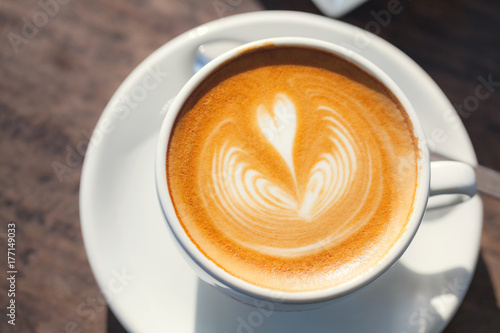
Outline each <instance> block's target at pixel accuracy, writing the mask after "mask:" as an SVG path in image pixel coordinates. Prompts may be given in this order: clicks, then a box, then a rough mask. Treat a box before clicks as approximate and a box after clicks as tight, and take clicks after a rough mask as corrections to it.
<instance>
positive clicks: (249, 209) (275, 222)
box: [199, 94, 372, 256]
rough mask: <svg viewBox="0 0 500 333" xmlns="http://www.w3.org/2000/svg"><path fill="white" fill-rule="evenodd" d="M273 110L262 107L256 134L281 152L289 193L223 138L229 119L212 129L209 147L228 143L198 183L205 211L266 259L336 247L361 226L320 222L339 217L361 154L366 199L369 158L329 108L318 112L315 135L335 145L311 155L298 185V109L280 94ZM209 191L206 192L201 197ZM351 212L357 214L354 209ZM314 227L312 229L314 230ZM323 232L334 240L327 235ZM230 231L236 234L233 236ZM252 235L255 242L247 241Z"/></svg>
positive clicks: (224, 230) (237, 239)
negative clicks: (365, 173) (210, 209)
mask: <svg viewBox="0 0 500 333" xmlns="http://www.w3.org/2000/svg"><path fill="white" fill-rule="evenodd" d="M273 107H274V109H273V112H270V111H269V110H268V108H266V106H265V105H259V107H258V108H257V110H256V119H257V122H258V125H259V129H260V131H261V133H255V134H256V135H255V136H256V137H258V134H261V136H260V139H261V140H264V139H263V137H264V138H265V139H267V140H268V141H269V143H271V145H272V146H273V147H274V148H275V150H276V152H275V153H277V156H275V158H276V159H280V158H281V159H282V160H283V162H285V163H286V166H287V169H288V170H283V171H285V172H288V173H289V176H290V177H291V178H292V180H293V184H292V188H291V189H290V188H288V189H287V188H286V186H283V184H281V182H280V179H273V177H270V176H269V175H267V174H266V172H265V170H259V166H258V165H256V161H257V159H258V158H257V157H256V156H251V155H250V154H248V153H246V152H245V150H244V149H243V148H241V147H238V146H234V145H231V143H230V142H229V141H227V140H224V138H225V136H226V134H225V131H224V129H225V126H224V125H226V124H227V125H229V123H231V119H227V120H225V121H222V122H221V124H220V125H219V126H217V127H216V128H215V129H214V131H213V132H212V133H211V134H210V136H209V140H208V141H207V143H206V145H207V147H209V146H210V145H212V144H214V143H215V144H217V142H220V141H221V142H223V144H222V146H220V147H218V148H216V149H215V151H214V152H213V156H212V164H211V170H210V179H207V178H205V177H201V178H200V184H199V186H200V192H201V193H204V198H203V199H204V201H205V203H206V205H207V207H217V208H218V210H219V212H218V213H217V214H219V213H221V214H223V216H224V218H223V219H219V222H220V224H219V228H220V230H221V231H222V232H224V233H226V235H227V236H228V237H229V238H231V239H233V241H237V242H239V244H240V245H242V246H245V247H248V248H251V249H253V250H256V251H260V252H261V253H263V254H266V253H270V254H273V255H281V256H302V255H305V254H308V253H311V252H314V251H315V250H317V249H318V248H322V247H325V246H331V245H332V244H333V243H336V242H337V243H338V242H340V241H341V240H343V238H344V237H346V236H347V235H349V234H350V233H352V232H354V231H355V230H354V229H358V228H360V227H362V225H363V224H362V223H359V222H358V223H356V224H349V221H350V219H349V218H346V219H344V220H343V221H342V223H339V224H338V225H334V226H332V225H329V226H325V227H322V226H321V225H320V224H319V223H318V222H319V221H324V222H325V223H328V224H330V223H331V220H330V219H328V218H326V219H325V215H327V214H335V213H336V212H335V210H334V209H335V207H336V205H338V204H339V202H340V201H341V200H342V199H343V198H345V196H346V195H347V193H348V191H349V189H350V188H351V186H352V185H353V180H354V177H355V175H356V171H357V155H358V154H362V155H366V157H367V158H364V159H362V161H361V162H362V163H368V165H365V166H363V169H366V170H368V171H369V172H370V174H369V175H368V177H367V178H368V179H367V182H366V183H364V184H363V185H364V186H363V188H362V189H361V193H359V192H358V195H360V197H359V199H361V200H362V199H363V198H364V197H366V195H367V194H368V192H369V189H370V187H371V169H372V168H371V166H370V164H371V158H370V152H369V151H368V150H366V149H363V147H362V144H360V143H359V142H357V140H356V139H355V136H354V133H351V129H350V128H349V127H348V125H347V124H345V123H344V121H343V120H342V117H341V115H339V114H338V113H336V112H335V111H334V110H333V109H331V108H329V107H327V106H320V107H318V108H317V110H315V111H313V112H316V113H318V114H320V116H319V118H320V119H321V122H322V125H323V126H322V127H320V128H318V130H319V131H322V133H317V134H318V135H322V136H324V137H325V138H326V139H327V141H330V142H329V143H330V144H329V146H328V147H327V148H328V149H326V151H324V152H322V151H318V152H316V153H315V155H312V156H311V159H312V160H313V164H312V167H311V168H310V170H309V172H307V175H308V177H307V178H302V179H303V180H305V182H304V184H300V186H299V181H298V179H297V175H296V171H295V167H294V161H293V147H294V144H295V132H296V127H297V117H296V111H295V105H294V104H293V102H292V101H291V100H290V99H289V98H288V97H287V96H286V95H285V94H277V95H276V97H275V101H274V106H273ZM297 144H299V145H300V142H297ZM356 152H358V154H356ZM207 186H208V188H209V189H210V191H209V192H208V193H207V192H206V191H205V192H204V191H203V188H206V187H207ZM290 190H291V191H290ZM362 202H363V201H361V203H362ZM337 208H338V207H337ZM352 213H353V215H355V214H354V213H355V211H353V212H352ZM218 216H219V215H216V216H214V218H217V217H218ZM365 220H367V219H365ZM365 222H366V221H365ZM300 223H303V224H304V225H303V226H302V227H299V228H297V227H294V229H292V230H290V231H295V232H288V233H287V234H283V236H284V237H281V239H279V240H276V239H274V238H275V235H276V234H278V233H280V232H281V230H283V229H287V228H289V226H290V225H294V226H296V225H298V224H300ZM311 224H315V226H314V227H311ZM326 228H328V230H329V234H325V229H326ZM230 230H236V232H233V233H230ZM249 235H255V236H257V237H256V239H251V241H249ZM242 236H243V237H242ZM342 236H344V237H342ZM298 237H301V238H305V241H304V242H297V240H298ZM302 243H303V244H302ZM270 244H272V245H273V246H272V247H271V246H269V245H270Z"/></svg>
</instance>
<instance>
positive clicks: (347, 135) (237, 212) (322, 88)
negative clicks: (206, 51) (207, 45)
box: [166, 46, 418, 292]
mask: <svg viewBox="0 0 500 333" xmlns="http://www.w3.org/2000/svg"><path fill="white" fill-rule="evenodd" d="M417 161H418V147H417V142H416V138H415V137H414V134H413V128H412V126H411V123H410V121H409V119H408V117H407V115H406V113H405V111H404V110H403V108H402V106H401V105H400V103H399V102H398V101H397V100H396V99H395V98H394V96H393V95H392V94H391V93H390V92H389V91H387V89H386V88H385V87H384V86H383V85H382V84H381V83H379V82H378V81H377V80H375V79H374V78H373V77H372V76H370V75H368V74H366V73H365V72H364V71H362V70H361V69H359V68H358V67H356V66H354V65H352V64H350V63H348V62H346V61H345V60H342V59H340V58H338V57H336V56H333V55H330V54H328V53H326V52H322V51H318V50H312V49H308V48H299V47H275V46H268V47H266V48H264V49H256V50H247V51H246V52H244V53H243V54H241V55H240V56H239V57H237V58H236V59H235V60H232V61H230V62H228V63H226V64H223V65H222V66H220V67H219V68H218V69H217V70H216V71H215V72H214V74H212V75H211V76H209V77H208V78H206V79H205V81H203V82H202V83H201V84H200V85H199V86H198V87H197V88H196V89H195V91H194V92H193V93H192V94H191V96H190V97H189V99H188V101H187V102H186V104H185V105H184V106H183V109H182V110H181V112H180V113H179V116H178V117H177V120H176V123H175V125H174V128H173V131H172V135H171V138H170V143H169V147H168V151H167V165H166V172H167V180H168V186H169V190H170V192H171V196H172V200H173V204H174V208H175V210H176V213H177V216H178V218H179V220H180V222H181V224H182V226H183V227H184V229H185V230H186V232H187V234H188V235H189V237H190V238H191V239H192V241H193V242H194V243H195V244H196V245H197V247H198V248H199V249H200V250H201V251H202V252H203V253H204V254H205V255H206V256H207V257H208V258H209V259H210V260H212V261H213V262H215V263H216V264H217V265H218V266H220V267H222V268H223V269H224V270H226V271H227V272H229V273H230V274H232V275H234V276H237V277H239V278H242V279H243V280H246V281H248V282H250V283H252V284H255V285H258V286H262V287H266V288H270V289H274V290H280V291H297V292H300V291H311V290H320V289H324V288H328V287H331V286H335V285H339V284H341V283H343V282H346V281H348V280H350V279H352V278H355V277H356V276H359V275H360V274H363V273H364V272H366V271H368V270H369V269H370V267H372V266H373V265H375V264H376V263H377V262H379V261H380V260H381V259H382V258H384V256H385V255H386V254H387V252H388V251H389V249H390V248H391V247H392V245H393V244H394V243H395V242H396V241H397V240H398V239H399V237H400V236H401V235H402V233H403V232H404V230H405V228H406V224H407V222H408V220H409V217H410V215H411V213H412V211H413V202H414V195H415V191H416V184H417V178H418V170H417Z"/></svg>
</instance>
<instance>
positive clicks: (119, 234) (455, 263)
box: [80, 12, 482, 333]
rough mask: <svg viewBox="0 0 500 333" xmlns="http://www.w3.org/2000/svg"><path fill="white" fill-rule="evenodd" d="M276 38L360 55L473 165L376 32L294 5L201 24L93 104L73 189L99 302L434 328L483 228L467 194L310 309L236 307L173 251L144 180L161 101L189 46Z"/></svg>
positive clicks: (205, 328) (379, 328)
mask: <svg viewBox="0 0 500 333" xmlns="http://www.w3.org/2000/svg"><path fill="white" fill-rule="evenodd" d="M277 36H303V37H312V38H318V39H323V40H327V41H331V42H335V43H338V44H341V45H343V46H345V47H347V48H349V49H352V50H354V51H355V52H358V53H361V54H362V55H363V56H365V57H366V58H368V59H369V60H371V61H372V62H374V63H375V64H377V65H378V66H379V67H381V68H382V69H383V70H385V71H386V72H387V74H389V76H391V77H392V79H393V80H394V81H395V82H396V83H397V84H399V86H400V87H401V88H402V90H403V91H405V92H406V93H407V95H408V98H409V99H410V101H411V102H412V104H413V105H414V107H415V110H416V111H417V113H418V114H419V116H420V118H421V122H422V125H423V127H424V130H425V132H426V134H427V135H428V137H429V138H430V140H431V141H433V142H434V144H435V143H437V144H436V146H435V149H436V150H438V151H440V152H442V153H446V154H448V155H450V156H452V157H455V158H457V159H461V160H463V161H466V162H469V163H473V164H475V163H476V159H475V155H474V152H473V149H472V146H471V143H470V140H469V138H468V136H467V133H466V132H465V130H464V128H463V126H462V124H461V123H460V121H459V120H458V116H457V115H456V113H455V112H454V111H453V108H452V106H451V105H450V103H449V101H448V100H447V99H446V97H445V96H444V94H443V93H442V91H441V90H440V89H439V87H437V85H436V84H435V83H434V81H432V79H431V78H430V77H429V76H428V75H427V74H426V73H425V72H424V71H423V70H422V69H421V68H420V67H419V66H418V65H417V64H415V63H414V62H413V61H412V60H411V59H409V58H408V57H407V56H406V55H405V54H403V53H402V52H401V51H399V50H398V49H396V48H395V47H394V46H392V45H390V44H389V43H387V42H385V41H384V40H382V39H380V38H378V37H376V36H374V35H368V34H367V33H366V32H363V30H360V29H358V28H355V27H353V26H351V25H348V24H345V23H342V22H338V21H335V20H332V19H328V18H324V17H320V16H315V15H311V14H304V13H291V12H257V13H250V14H244V15H239V16H232V17H228V18H224V19H221V20H218V21H214V22H211V23H208V24H206V25H202V26H200V27H198V28H196V29H193V30H191V31H188V32H187V33H185V34H183V35H181V36H179V37H177V38H176V39H174V40H172V41H171V42H169V43H167V44H165V45H164V46H163V47H161V48H160V49H158V50H157V51H156V52H154V53H153V54H152V55H151V56H150V57H148V58H147V59H146V60H145V61H143V63H142V64H141V65H139V66H138V67H137V68H136V69H135V70H134V71H133V72H132V74H131V75H130V76H129V77H128V78H127V79H126V80H125V82H124V83H123V84H122V85H121V86H120V88H119V89H118V91H117V92H116V93H115V95H114V96H113V98H112V99H111V101H110V102H109V104H108V106H107V107H106V109H105V110H104V112H103V114H102V116H101V118H100V120H99V122H98V124H97V126H96V129H95V133H97V136H96V137H95V141H94V142H93V143H91V145H90V147H89V150H88V151H87V155H86V159H85V164H84V168H83V172H82V180H81V191H80V209H81V223H82V232H83V237H84V241H85V246H86V249H87V254H88V257H89V261H90V264H91V267H92V270H93V272H94V274H95V277H96V279H97V282H98V284H99V286H100V288H101V290H102V291H103V293H104V295H105V296H106V298H107V301H108V304H109V305H110V307H111V308H112V310H113V312H114V313H115V314H116V316H117V318H118V319H119V320H120V322H121V323H122V324H123V326H125V327H126V328H127V329H128V330H130V331H133V332H173V333H175V332H182V333H189V332H203V333H207V332H209V333H210V332H217V333H219V332H228V333H229V332H273V333H275V332H287V333H291V332H435V331H440V330H442V329H443V328H444V326H445V325H446V324H447V323H448V322H449V320H450V319H451V317H452V316H453V314H454V313H455V311H456V309H457V308H458V306H459V304H460V302H461V300H462V298H463V296H464V294H465V292H466V290H467V288H468V286H469V283H470V280H471V277H472V274H473V271H474V268H475V264H476V259H477V256H478V252H479V242H480V236H481V227H482V204H481V201H480V199H479V198H478V197H475V198H473V199H472V200H470V201H468V202H466V203H463V204H460V205H457V206H454V207H453V208H447V209H440V210H433V211H429V212H427V214H426V217H425V219H424V221H423V223H422V226H421V228H420V229H419V231H418V233H417V236H416V238H415V239H414V241H413V243H412V244H411V246H410V248H409V249H408V250H407V252H406V253H405V254H404V255H403V257H402V258H401V259H400V261H399V262H398V263H396V264H395V265H394V266H393V267H392V268H391V269H390V270H389V271H388V272H387V273H386V274H384V275H383V276H382V277H381V278H379V279H378V280H376V281H375V282H374V283H372V284H371V285H369V286H367V287H366V288H364V289H362V290H361V291H358V292H357V293H356V294H354V295H351V296H348V297H346V298H343V299H340V300H337V301H336V302H334V303H332V304H331V305H329V306H328V307H325V308H322V309H320V310H313V311H307V312H300V313H278V312H274V313H269V312H266V313H262V312H259V311H257V310H256V309H254V308H251V307H249V306H246V305H243V304H240V303H238V302H237V301H234V300H232V299H230V298H228V297H226V296H225V295H221V294H219V293H218V292H217V291H215V290H213V289H212V288H211V287H208V286H206V285H205V284H204V283H202V282H200V281H199V280H198V279H197V277H196V276H195V274H194V272H193V271H192V270H191V268H190V267H188V266H187V264H186V263H184V261H183V259H182V258H181V256H180V254H179V253H178V251H177V249H176V248H175V246H174V244H173V242H172V240H171V238H170V235H169V232H168V230H167V226H166V224H165V222H164V220H163V216H162V213H161V210H160V206H159V203H158V201H157V198H156V192H155V186H154V163H153V162H154V153H155V144H156V138H157V136H158V132H159V129H160V125H161V122H162V119H163V114H164V112H162V107H163V106H164V104H165V103H166V102H167V101H169V100H170V99H171V98H172V97H173V96H174V95H175V94H176V92H177V91H178V90H179V89H180V88H181V86H182V85H183V84H184V83H185V82H186V81H187V80H188V78H189V77H190V76H191V75H192V62H193V60H194V52H195V49H196V48H197V46H198V45H200V44H202V43H204V42H206V41H209V40H213V39H219V38H230V39H238V40H242V41H252V40H256V39H261V38H266V37H277ZM367 36H369V37H368V39H367ZM164 73H168V76H166V77H165V76H163V74H164ZM155 75H156V76H155ZM155 82H159V84H155ZM127 99H128V102H127Z"/></svg>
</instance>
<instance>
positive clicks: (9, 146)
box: [0, 0, 500, 332]
mask: <svg viewBox="0 0 500 333" xmlns="http://www.w3.org/2000/svg"><path fill="white" fill-rule="evenodd" d="M390 1H394V0H390ZM388 2H389V1H388V0H369V1H366V2H364V3H362V4H361V5H360V6H359V7H357V8H355V9H353V10H352V11H350V12H348V13H346V14H345V15H342V16H340V17H338V18H337V19H338V20H340V21H344V22H347V23H350V24H353V25H355V26H358V27H360V28H363V29H366V28H369V27H368V26H367V23H368V22H371V21H373V20H374V19H376V17H375V16H374V13H377V12H379V11H381V10H384V9H386V8H387V6H388ZM400 3H401V5H402V6H404V8H405V10H403V11H401V13H399V14H398V15H394V16H393V17H392V18H391V22H390V24H381V26H380V29H379V31H378V33H377V35H378V36H379V37H381V38H383V39H385V40H387V41H389V42H390V43H392V44H393V45H395V46H396V47H398V48H399V49H401V50H402V51H403V52H404V53H406V54H407V55H408V56H409V57H411V58H412V59H413V60H415V61H416V62H417V63H418V64H419V65H420V66H421V67H422V68H423V69H424V70H425V71H426V72H427V73H428V74H429V75H430V76H431V77H432V79H434V80H435V81H436V83H437V84H438V85H439V86H440V87H441V89H442V90H443V91H444V93H445V94H446V96H447V97H448V98H449V100H450V101H451V103H452V104H453V105H454V106H455V108H456V109H457V111H459V115H460V116H461V120H462V122H463V123H464V125H465V127H466V129H467V131H468V133H469V135H470V137H471V141H472V143H473V145H474V148H475V150H476V153H477V157H478V161H479V163H481V164H482V165H485V166H487V167H490V168H493V169H496V170H500V110H499V106H500V34H499V32H500V2H499V1H496V0H441V1H433V0H413V1H411V0H407V1H406V0H401V1H400ZM264 10H293V11H303V12H309V13H316V14H319V15H324V13H323V12H321V11H320V10H319V8H318V7H317V6H316V4H315V3H313V2H312V1H310V0H302V1H299V0H294V1H285V0H283V1H279V0H241V1H235V0H214V1H212V0H208V1H196V0H182V1H179V0H101V1H97V0H88V1H85V2H84V1H78V0H57V1H56V0H40V1H39V0H36V1H32V0H2V1H1V2H0V32H1V34H0V223H1V225H2V226H1V229H0V268H1V272H0V277H1V279H0V307H1V308H3V309H4V311H2V316H1V317H0V318H1V319H0V332H123V331H124V330H123V328H122V327H121V325H120V324H119V323H118V321H117V320H116V318H115V317H114V315H113V313H112V312H111V311H110V310H109V309H108V308H107V307H106V306H104V305H102V304H100V303H96V298H97V296H98V295H99V289H98V287H97V285H96V282H95V280H94V277H93V274H92V272H91V270H90V267H89V264H88V260H87V257H86V253H85V249H84V245H83V241H82V235H81V231H80V218H79V205H78V204H79V203H78V199H79V182H80V174H81V165H82V163H83V158H84V153H85V148H86V147H78V144H79V142H82V140H83V139H88V137H89V136H90V133H91V132H92V129H93V128H94V126H95V124H96V122H97V120H98V119H99V116H100V115H101V112H102V110H103V109H104V107H105V106H106V104H107V102H108V101H109V99H110V98H111V96H112V95H113V93H114V92H115V90H116V89H117V88H118V87H119V85H120V84H121V82H122V81H123V80H124V79H125V78H126V77H127V76H128V74H129V73H130V72H131V71H132V70H133V69H134V68H135V67H136V66H137V65H138V64H139V63H140V62H141V61H142V60H144V59H145V58H146V57H147V56H148V55H149V54H151V53H152V52H153V51H154V50H156V49H157V48H158V47H160V46H161V45H163V44H165V43H166V42H168V41H170V40H171V39H173V38H174V37H176V36H178V35H179V34H181V33H183V32H185V31H187V30H189V29H192V28H194V27H196V26H198V25H200V24H203V23H206V22H209V21H212V20H215V19H219V18H221V17H226V16H231V15H236V14H240V13H245V12H251V11H264ZM44 13H45V14H44ZM479 77H483V78H488V77H490V78H491V81H493V82H496V85H495V84H493V85H492V90H491V95H490V96H489V97H488V98H487V99H484V100H481V101H480V103H479V104H478V105H477V107H476V106H474V108H472V109H473V111H467V112H460V110H463V107H464V106H463V103H464V101H465V100H466V98H467V97H468V96H471V95H474V93H475V89H476V87H477V86H478V84H480V83H481V82H480V81H478V78H479ZM71 149H73V150H74V151H73V152H71ZM75 150H76V151H75ZM68 153H71V156H72V157H71V161H70V162H71V168H69V169H68V170H66V172H64V173H63V174H60V173H58V172H57V171H56V170H55V169H54V161H55V162H61V163H64V161H65V159H66V158H67V157H66V156H67V155H68ZM483 203H484V227H483V236H482V241H481V254H480V257H479V260H478V266H477V269H476V272H475V275H474V278H473V280H472V284H471V286H470V289H469V291H468V293H467V296H466V297H465V300H464V302H463V303H462V305H461V306H460V308H459V309H458V312H457V314H456V315H455V317H454V318H453V320H452V321H451V323H450V324H449V325H448V327H447V328H446V330H445V332H500V310H499V306H500V203H499V201H496V200H494V199H492V198H489V197H486V196H485V197H483ZM12 222H15V223H16V264H17V267H18V271H19V272H18V274H17V276H16V298H15V300H16V306H17V312H16V325H15V326H12V325H10V324H8V323H7V319H6V316H5V314H6V313H7V311H6V310H5V307H6V306H7V305H8V302H9V297H8V296H7V294H8V290H9V281H8V280H7V279H6V272H7V266H6V264H7V250H6V248H7V224H9V223H12ZM82 302H85V303H86V304H92V302H94V309H95V311H94V312H93V313H94V315H93V316H85V317H82V316H81V315H79V314H78V313H77V311H76V309H77V308H78V307H79V306H80V305H81V304H82ZM4 313H5V314H4Z"/></svg>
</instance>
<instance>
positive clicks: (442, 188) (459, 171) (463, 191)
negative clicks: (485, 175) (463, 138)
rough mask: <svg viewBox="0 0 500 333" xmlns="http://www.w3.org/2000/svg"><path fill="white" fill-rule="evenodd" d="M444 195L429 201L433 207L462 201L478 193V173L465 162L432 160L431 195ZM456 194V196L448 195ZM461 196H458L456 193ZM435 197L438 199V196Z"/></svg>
mask: <svg viewBox="0 0 500 333" xmlns="http://www.w3.org/2000/svg"><path fill="white" fill-rule="evenodd" d="M443 194H447V196H443V198H439V200H434V201H433V202H431V201H430V202H429V203H430V205H429V206H431V208H434V207H442V206H449V205H452V204H456V203H460V202H462V201H464V197H465V200H466V199H469V198H471V197H473V196H474V195H475V194H476V173H475V172H474V169H473V168H472V167H471V166H470V165H468V164H465V163H462V162H456V161H433V162H431V182H430V190H429V196H430V197H435V196H441V195H443ZM451 194H455V196H448V195H451ZM457 194H458V195H459V196H456V195H457ZM433 199H434V198H433ZM435 199H438V198H437V197H436V198H435Z"/></svg>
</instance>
